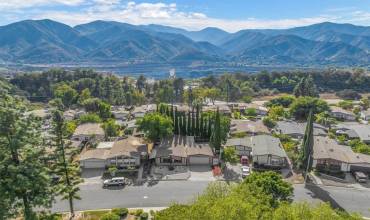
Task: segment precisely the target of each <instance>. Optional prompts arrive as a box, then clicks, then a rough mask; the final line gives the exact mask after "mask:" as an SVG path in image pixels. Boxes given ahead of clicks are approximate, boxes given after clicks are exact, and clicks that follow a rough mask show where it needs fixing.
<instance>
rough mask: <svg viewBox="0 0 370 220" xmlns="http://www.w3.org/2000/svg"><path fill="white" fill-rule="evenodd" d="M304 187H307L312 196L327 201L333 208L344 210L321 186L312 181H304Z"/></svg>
mask: <svg viewBox="0 0 370 220" xmlns="http://www.w3.org/2000/svg"><path fill="white" fill-rule="evenodd" d="M305 188H306V189H308V190H309V191H310V192H312V194H311V195H310V196H311V197H312V198H318V199H320V200H322V201H324V202H329V203H330V205H331V206H332V207H333V208H335V209H339V210H340V211H344V212H345V211H346V210H345V209H344V208H343V207H342V206H340V205H339V204H338V203H337V202H336V201H335V200H334V199H333V198H332V197H331V196H330V194H329V193H328V192H327V191H326V190H324V189H323V188H321V187H320V186H318V185H315V184H313V183H306V184H305Z"/></svg>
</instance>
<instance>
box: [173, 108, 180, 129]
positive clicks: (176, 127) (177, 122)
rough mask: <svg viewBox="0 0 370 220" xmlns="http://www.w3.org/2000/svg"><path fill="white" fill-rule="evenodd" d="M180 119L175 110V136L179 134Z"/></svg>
mask: <svg viewBox="0 0 370 220" xmlns="http://www.w3.org/2000/svg"><path fill="white" fill-rule="evenodd" d="M178 119H179V117H178V113H177V108H176V109H175V114H174V123H173V125H174V133H175V134H179V120H178Z"/></svg>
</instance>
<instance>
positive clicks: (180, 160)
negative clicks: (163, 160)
mask: <svg viewBox="0 0 370 220" xmlns="http://www.w3.org/2000/svg"><path fill="white" fill-rule="evenodd" d="M173 162H174V163H182V159H181V158H175V159H173Z"/></svg>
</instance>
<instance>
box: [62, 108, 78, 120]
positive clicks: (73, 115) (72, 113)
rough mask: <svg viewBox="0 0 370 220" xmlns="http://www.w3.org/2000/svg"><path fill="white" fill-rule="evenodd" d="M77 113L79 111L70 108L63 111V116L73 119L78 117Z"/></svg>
mask: <svg viewBox="0 0 370 220" xmlns="http://www.w3.org/2000/svg"><path fill="white" fill-rule="evenodd" d="M76 114H77V112H76V111H75V110H72V109H70V110H67V111H65V112H63V118H64V120H66V121H72V120H73V119H75V118H76Z"/></svg>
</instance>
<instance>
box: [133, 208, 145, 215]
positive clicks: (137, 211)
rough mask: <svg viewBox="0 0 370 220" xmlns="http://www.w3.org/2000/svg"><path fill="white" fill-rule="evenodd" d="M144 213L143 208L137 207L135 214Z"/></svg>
mask: <svg viewBox="0 0 370 220" xmlns="http://www.w3.org/2000/svg"><path fill="white" fill-rule="evenodd" d="M143 213H144V210H142V209H136V210H135V216H141V214H143Z"/></svg>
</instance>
